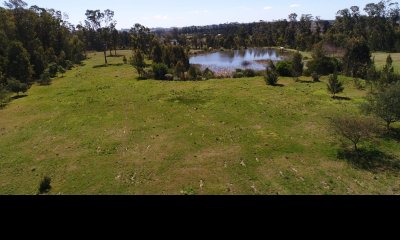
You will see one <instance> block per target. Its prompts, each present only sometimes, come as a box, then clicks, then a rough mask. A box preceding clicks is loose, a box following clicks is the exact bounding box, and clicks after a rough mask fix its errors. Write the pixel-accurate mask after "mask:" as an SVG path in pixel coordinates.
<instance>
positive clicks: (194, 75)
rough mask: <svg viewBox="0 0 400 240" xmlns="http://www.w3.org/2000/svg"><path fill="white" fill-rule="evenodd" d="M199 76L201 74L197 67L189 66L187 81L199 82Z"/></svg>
mask: <svg viewBox="0 0 400 240" xmlns="http://www.w3.org/2000/svg"><path fill="white" fill-rule="evenodd" d="M201 74H202V72H201V70H200V67H199V66H196V65H190V67H189V72H188V77H189V80H201Z"/></svg>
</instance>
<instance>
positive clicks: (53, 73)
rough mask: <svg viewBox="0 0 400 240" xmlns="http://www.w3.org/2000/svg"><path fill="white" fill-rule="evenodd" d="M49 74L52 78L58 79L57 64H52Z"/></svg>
mask: <svg viewBox="0 0 400 240" xmlns="http://www.w3.org/2000/svg"><path fill="white" fill-rule="evenodd" d="M48 72H49V74H50V77H51V78H54V77H57V72H58V65H57V63H50V64H49V68H48Z"/></svg>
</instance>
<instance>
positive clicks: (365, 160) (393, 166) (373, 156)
mask: <svg viewBox="0 0 400 240" xmlns="http://www.w3.org/2000/svg"><path fill="white" fill-rule="evenodd" d="M338 158H339V159H343V160H346V161H348V162H349V163H350V164H352V165H353V166H354V167H356V168H359V169H362V170H368V171H371V172H373V173H377V172H388V171H390V172H394V173H398V172H399V171H400V161H399V159H398V158H397V157H396V156H393V155H389V154H386V153H384V152H382V151H380V150H378V149H372V150H371V149H361V150H359V151H358V152H355V151H352V150H340V151H339V152H338Z"/></svg>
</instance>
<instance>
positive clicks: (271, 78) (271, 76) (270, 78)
mask: <svg viewBox="0 0 400 240" xmlns="http://www.w3.org/2000/svg"><path fill="white" fill-rule="evenodd" d="M264 79H265V82H266V83H267V84H268V85H271V86H275V85H276V84H277V83H278V80H279V75H278V74H277V73H276V72H275V71H272V70H267V74H266V75H265V77H264Z"/></svg>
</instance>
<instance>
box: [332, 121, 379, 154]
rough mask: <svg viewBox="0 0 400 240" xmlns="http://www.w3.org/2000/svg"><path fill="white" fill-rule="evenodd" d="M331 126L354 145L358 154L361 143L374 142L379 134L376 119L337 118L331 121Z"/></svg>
mask: <svg viewBox="0 0 400 240" xmlns="http://www.w3.org/2000/svg"><path fill="white" fill-rule="evenodd" d="M331 126H332V128H333V129H334V130H335V131H336V132H337V133H338V134H340V135H341V136H342V137H344V138H346V139H347V140H349V141H350V142H352V143H353V147H354V151H356V152H357V151H358V144H359V143H360V142H363V141H369V140H372V139H373V137H374V136H375V135H376V134H377V133H378V132H379V128H378V125H377V123H376V121H375V120H374V119H372V118H365V117H359V116H340V117H337V116H336V117H334V118H332V119H331Z"/></svg>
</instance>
